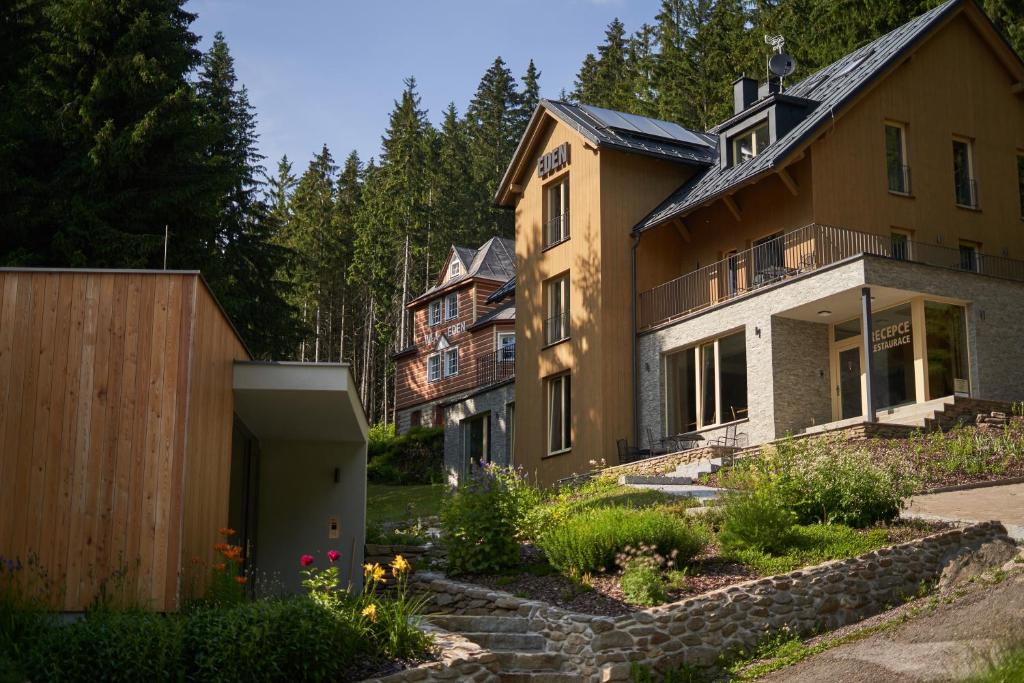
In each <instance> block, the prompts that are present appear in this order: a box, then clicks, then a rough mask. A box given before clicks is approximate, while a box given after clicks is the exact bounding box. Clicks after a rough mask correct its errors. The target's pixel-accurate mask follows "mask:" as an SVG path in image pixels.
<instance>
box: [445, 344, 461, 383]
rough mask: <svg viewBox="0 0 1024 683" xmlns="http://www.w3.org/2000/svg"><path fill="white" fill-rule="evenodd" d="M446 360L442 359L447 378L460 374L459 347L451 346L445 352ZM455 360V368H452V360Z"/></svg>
mask: <svg viewBox="0 0 1024 683" xmlns="http://www.w3.org/2000/svg"><path fill="white" fill-rule="evenodd" d="M443 356H444V360H443V361H442V372H443V373H444V377H445V379H447V378H449V377H456V376H458V374H459V347H458V346H449V347H448V348H447V349H445V350H444V352H443ZM453 359H454V360H455V369H454V370H453V369H452V360H453Z"/></svg>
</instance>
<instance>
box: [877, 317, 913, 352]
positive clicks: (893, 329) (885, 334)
mask: <svg viewBox="0 0 1024 683" xmlns="http://www.w3.org/2000/svg"><path fill="white" fill-rule="evenodd" d="M911 340H912V328H911V325H910V321H909V320H907V321H904V322H901V323H896V324H894V325H886V326H885V327H881V328H879V329H877V330H874V331H873V332H872V333H871V342H872V344H871V349H872V351H874V352H875V353H878V352H879V351H886V350H888V349H894V348H896V347H897V346H903V345H904V344H909V343H910V342H911Z"/></svg>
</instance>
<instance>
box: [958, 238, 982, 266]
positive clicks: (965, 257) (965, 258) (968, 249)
mask: <svg viewBox="0 0 1024 683" xmlns="http://www.w3.org/2000/svg"><path fill="white" fill-rule="evenodd" d="M960 270H968V271H971V272H972V273H977V272H978V245H977V244H974V243H973V242H961V243H960Z"/></svg>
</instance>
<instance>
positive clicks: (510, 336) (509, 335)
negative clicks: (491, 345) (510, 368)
mask: <svg viewBox="0 0 1024 683" xmlns="http://www.w3.org/2000/svg"><path fill="white" fill-rule="evenodd" d="M515 359H516V334H515V332H499V333H498V360H500V361H502V362H503V363H508V362H511V361H514V360H515Z"/></svg>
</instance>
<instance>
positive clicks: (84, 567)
mask: <svg viewBox="0 0 1024 683" xmlns="http://www.w3.org/2000/svg"><path fill="white" fill-rule="evenodd" d="M0 292H2V295H0V550H2V552H3V554H4V555H5V556H7V557H20V558H21V559H22V561H23V562H25V561H27V559H28V558H30V557H31V558H34V561H36V562H38V565H39V566H40V567H41V568H42V569H43V570H45V571H46V572H47V574H48V576H49V578H50V580H51V581H52V582H53V584H54V589H55V590H54V591H52V595H53V607H55V608H57V609H62V610H68V611H78V610H82V609H85V608H87V607H88V606H89V605H90V604H91V603H93V602H94V600H95V598H96V596H97V595H98V594H99V592H100V591H101V590H107V591H110V592H113V593H114V594H117V593H118V592H120V593H122V594H123V597H125V598H127V599H130V600H133V601H135V602H138V603H139V604H142V605H145V606H149V607H152V608H155V609H174V608H175V607H176V606H177V598H178V585H179V566H180V558H181V548H182V524H181V520H182V515H183V506H184V504H185V502H184V499H183V496H182V490H183V476H184V470H185V452H186V442H187V438H186V435H187V431H186V424H187V420H188V417H189V384H190V376H191V377H192V379H193V380H195V382H194V383H195V384H197V385H202V384H203V383H206V382H209V381H212V377H213V375H215V374H217V373H216V372H210V369H209V367H207V366H204V367H203V371H202V372H195V373H193V372H192V370H193V369H194V364H193V362H192V343H193V335H194V332H195V312H196V302H197V296H198V297H199V299H200V300H202V298H203V297H206V298H207V299H209V301H210V302H212V297H210V295H209V293H208V292H207V291H206V289H205V286H204V285H202V284H201V283H200V281H199V278H198V276H196V275H194V274H177V273H171V274H167V273H141V272H138V273H129V272H91V271H90V272H86V271H52V272H45V271H0ZM214 308H216V306H215V304H214ZM218 314H219V309H218ZM209 326H210V327H211V328H213V329H221V330H226V332H225V333H226V334H228V335H231V337H232V338H233V337H234V332H233V331H232V330H231V328H230V326H229V325H228V323H227V322H226V320H225V319H224V318H223V316H222V314H221V318H220V319H219V320H218V321H215V322H210V323H209ZM206 333H209V331H206ZM235 342H236V344H238V349H241V345H240V343H238V342H237V339H236V340H235ZM235 357H246V356H245V354H244V350H241V355H236V356H235ZM225 368H226V373H225V372H224V370H225ZM217 372H220V374H222V375H225V376H226V381H227V383H228V384H227V387H228V390H229V391H228V393H227V395H226V396H225V395H223V394H221V395H220V397H219V400H220V401H221V406H220V408H221V410H222V411H223V410H226V411H227V413H228V419H227V421H226V422H227V430H228V439H230V426H231V421H230V413H231V406H232V399H231V395H230V382H231V368H230V361H228V362H227V363H226V364H224V365H222V367H221V368H220V369H219V370H218V371H217ZM197 377H198V379H196V378H197ZM193 412H195V411H193ZM221 446H223V448H224V452H223V457H230V440H228V441H227V442H214V441H213V440H211V439H208V438H207V437H206V436H205V435H196V436H195V437H194V439H193V443H192V444H190V448H189V450H190V451H193V450H195V451H198V450H203V451H204V452H205V456H204V457H207V458H213V459H215V458H217V457H219V456H218V454H219V453H220V452H219V451H217V450H216V449H217V448H220V447H221ZM211 488H212V485H211ZM221 491H222V493H220V495H221V497H226V495H227V486H226V484H225V485H224V486H223V487H222V489H221ZM199 495H201V496H202V495H205V496H208V497H212V496H213V491H212V490H211V491H208V492H206V493H204V494H199ZM225 506H226V502H225ZM222 517H223V519H224V521H226V509H225V514H224V515H222ZM122 572H123V573H124V577H123V578H118V579H116V580H115V579H111V576H112V575H117V574H120V573H122Z"/></svg>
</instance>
